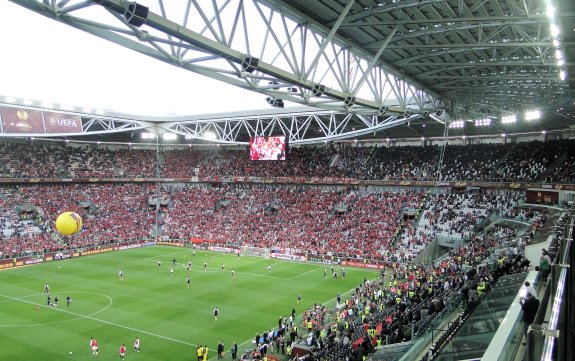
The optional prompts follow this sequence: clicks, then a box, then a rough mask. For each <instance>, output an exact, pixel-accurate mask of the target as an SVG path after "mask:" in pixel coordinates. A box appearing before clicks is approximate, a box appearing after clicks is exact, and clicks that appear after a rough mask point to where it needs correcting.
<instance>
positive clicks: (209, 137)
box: [204, 132, 217, 140]
mask: <svg viewBox="0 0 575 361" xmlns="http://www.w3.org/2000/svg"><path fill="white" fill-rule="evenodd" d="M216 138H217V137H216V133H214V132H205V133H204V139H207V140H214V139H216Z"/></svg>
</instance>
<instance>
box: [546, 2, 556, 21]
mask: <svg viewBox="0 0 575 361" xmlns="http://www.w3.org/2000/svg"><path fill="white" fill-rule="evenodd" d="M546 14H547V16H549V17H550V18H553V17H555V8H554V7H553V5H552V4H547V11H546Z"/></svg>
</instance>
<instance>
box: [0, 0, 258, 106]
mask: <svg viewBox="0 0 575 361" xmlns="http://www.w3.org/2000/svg"><path fill="white" fill-rule="evenodd" d="M170 1H172V0H170ZM173 1H176V0H173ZM0 33H1V34H2V43H1V46H2V49H1V51H0V54H1V55H0V59H1V61H0V96H13V97H17V98H28V99H31V100H39V101H49V102H53V103H63V104H70V105H75V106H82V107H90V108H94V109H110V110H114V111H118V112H126V113H133V114H142V115H187V114H191V115H193V114H205V113H214V112H217V113H220V112H228V111H239V110H250V109H262V108H268V107H269V106H268V105H267V103H266V102H265V96H264V95H262V94H257V93H254V92H250V91H246V90H243V89H240V88H236V87H233V86H231V85H228V84H226V83H223V82H219V81H216V80H212V79H210V78H207V77H203V76H200V75H196V74H194V73H192V72H189V71H186V70H183V69H180V68H177V67H174V66H171V65H168V64H166V63H163V62H161V61H158V60H155V59H152V58H149V57H146V56H144V55H140V54H138V53H136V52H134V51H131V50H129V49H125V48H123V47H121V46H119V45H116V44H114V43H111V42H108V41H106V40H103V39H100V38H98V37H95V36H93V35H90V34H88V33H85V32H82V31H80V30H76V29H75V28H73V27H70V26H67V25H63V24H61V23H59V22H57V21H54V20H51V19H48V18H46V17H44V16H41V15H39V14H36V13H34V12H32V11H30V10H27V9H25V8H23V7H21V6H19V5H15V4H13V3H11V2H9V1H6V0H1V1H0ZM223 98H225V99H226V101H225V102H222V101H221V99H223ZM0 100H4V99H1V98H0Z"/></svg>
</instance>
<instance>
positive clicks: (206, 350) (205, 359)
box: [203, 345, 208, 361]
mask: <svg viewBox="0 0 575 361" xmlns="http://www.w3.org/2000/svg"><path fill="white" fill-rule="evenodd" d="M203 356H204V361H208V346H207V345H206V346H204V351H203Z"/></svg>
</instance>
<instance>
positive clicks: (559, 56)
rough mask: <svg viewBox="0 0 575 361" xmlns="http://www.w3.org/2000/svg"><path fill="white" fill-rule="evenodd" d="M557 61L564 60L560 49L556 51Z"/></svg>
mask: <svg viewBox="0 0 575 361" xmlns="http://www.w3.org/2000/svg"><path fill="white" fill-rule="evenodd" d="M555 59H557V60H561V59H563V52H562V51H561V50H559V49H557V50H555Z"/></svg>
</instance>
